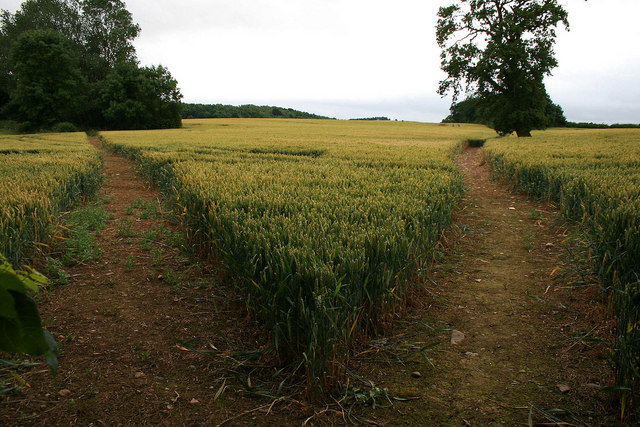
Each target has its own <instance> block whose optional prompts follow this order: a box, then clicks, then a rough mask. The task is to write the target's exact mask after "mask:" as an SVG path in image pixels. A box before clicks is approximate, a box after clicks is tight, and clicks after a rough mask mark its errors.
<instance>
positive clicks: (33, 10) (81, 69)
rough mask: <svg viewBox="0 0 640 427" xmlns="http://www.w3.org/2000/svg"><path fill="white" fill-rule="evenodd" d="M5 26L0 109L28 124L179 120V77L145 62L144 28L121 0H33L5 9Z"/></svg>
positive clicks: (166, 123)
mask: <svg viewBox="0 0 640 427" xmlns="http://www.w3.org/2000/svg"><path fill="white" fill-rule="evenodd" d="M0 26H1V27H0V115H1V116H4V117H6V118H12V119H15V120H19V121H28V122H29V123H30V126H26V127H25V128H32V127H35V128H43V127H44V128H51V126H52V125H53V124H54V123H56V122H73V123H75V124H76V125H80V126H83V127H109V128H119V129H120V128H128V129H129V128H141V129H148V128H153V127H176V126H180V124H181V110H180V98H181V95H180V92H179V90H178V88H177V82H176V81H175V79H173V78H172V77H171V74H170V73H169V71H168V70H167V69H166V68H164V67H161V66H158V67H139V65H138V63H137V60H136V52H135V48H134V46H133V40H134V39H135V38H136V37H137V36H138V34H139V33H140V27H139V26H138V25H137V24H136V23H134V22H133V17H132V16H131V13H130V12H129V11H128V10H127V9H126V7H125V4H124V3H123V2H122V1H121V0H27V1H25V2H24V3H23V4H22V5H21V7H20V9H19V10H18V11H17V12H16V13H14V14H12V13H10V12H8V11H5V10H3V11H2V14H1V15H0ZM143 80H146V81H143ZM118 81H119V82H120V89H121V91H120V92H119V93H117V94H116V93H115V92H111V94H109V92H108V90H109V88H114V87H115V86H117V84H116V82H118ZM123 97H124V98H123ZM105 99H106V101H105ZM105 102H106V104H105ZM135 108H140V109H141V110H140V111H134V109H135ZM120 114H121V115H120Z"/></svg>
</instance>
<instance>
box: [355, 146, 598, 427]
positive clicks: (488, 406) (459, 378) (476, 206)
mask: <svg viewBox="0 0 640 427" xmlns="http://www.w3.org/2000/svg"><path fill="white" fill-rule="evenodd" d="M483 163H484V162H483V155H482V150H481V149H468V150H466V151H465V153H464V154H463V155H462V156H461V157H460V159H459V166H460V168H461V170H462V171H463V172H464V174H465V181H466V184H467V187H468V189H469V192H468V194H467V197H466V200H465V202H464V206H463V209H462V211H461V212H459V214H458V215H457V219H456V221H457V227H456V228H457V231H454V232H451V233H449V239H450V241H449V244H448V254H447V257H446V259H445V264H444V265H441V266H439V267H438V268H437V271H436V272H435V274H433V275H432V276H431V277H430V279H431V280H433V283H435V284H437V286H434V284H433V283H432V282H429V281H427V282H426V283H427V286H428V287H429V288H431V289H432V291H433V292H435V294H436V298H433V297H432V296H429V297H427V301H426V302H424V301H421V302H423V303H424V304H427V305H428V306H427V307H425V308H424V310H417V312H416V313H414V314H413V315H414V319H413V320H414V321H417V322H421V323H422V324H426V325H428V327H423V328H421V329H417V328H416V327H415V326H413V327H411V328H409V329H407V330H403V331H400V332H399V334H407V336H411V337H412V338H411V340H412V341H411V340H408V341H405V343H404V345H405V346H410V347H411V346H412V348H420V347H421V346H424V345H426V344H429V343H433V342H437V341H442V344H440V345H438V346H437V347H435V348H434V350H431V351H429V352H428V353H427V354H428V356H429V357H430V358H431V360H432V361H433V363H434V365H435V368H433V367H430V366H429V364H427V363H426V362H424V361H422V363H420V364H416V363H407V365H406V366H405V367H399V366H398V365H397V364H396V365H388V366H384V365H380V364H377V365H374V366H369V364H368V363H366V362H364V367H365V368H366V370H367V371H368V372H369V373H370V375H371V376H374V377H377V378H378V380H379V381H380V386H381V387H382V386H387V387H389V389H391V390H394V389H400V390H402V389H403V385H404V390H405V391H406V392H407V393H409V394H413V395H415V396H419V397H420V399H419V400H417V401H415V402H413V403H410V404H408V405H405V406H404V407H403V405H402V404H396V405H395V409H391V410H389V412H388V414H387V417H386V420H388V421H389V422H390V424H393V425H427V424H429V425H453V426H461V425H494V424H499V425H517V424H526V423H527V422H528V421H529V420H528V419H529V415H530V414H531V417H532V421H533V422H536V421H537V422H541V423H550V422H552V421H553V419H552V417H553V416H555V417H556V418H558V419H563V420H567V421H569V422H572V423H574V425H583V423H586V424H592V425H598V420H600V421H601V420H602V418H601V416H602V415H603V414H605V413H606V411H607V406H608V405H607V403H606V402H605V401H603V399H605V395H604V394H598V390H599V389H600V388H601V387H603V386H605V385H608V381H609V377H608V376H609V375H610V372H609V370H608V368H607V365H606V356H605V355H604V352H603V348H602V346H598V345H594V344H593V343H590V342H589V341H588V338H594V337H598V336H602V335H601V334H605V333H606V332H605V330H606V325H605V324H603V323H602V321H601V319H603V318H605V317H604V314H602V311H603V307H602V305H599V304H595V303H593V302H592V299H593V298H594V287H588V288H585V290H584V291H578V290H576V289H573V290H568V289H566V287H564V286H563V283H562V282H556V281H555V280H554V279H553V278H552V277H551V275H552V272H554V270H556V268H557V267H559V269H558V270H556V274H555V275H554V276H558V272H562V271H563V270H566V269H567V266H565V264H564V262H563V260H565V259H566V255H567V253H566V250H567V246H566V244H565V243H563V241H564V240H565V238H566V236H565V234H564V232H565V231H566V229H563V228H561V227H559V224H558V223H557V222H556V221H557V214H556V213H555V212H553V211H552V210H550V209H551V208H550V207H549V206H546V205H541V204H539V203H534V202H531V201H530V200H528V198H527V197H526V196H523V195H517V194H515V193H513V192H510V191H509V189H508V186H507V185H505V184H502V183H497V182H494V181H492V180H491V179H490V177H489V170H488V167H487V166H486V165H484V164H483ZM453 331H457V332H455V333H454V332H453ZM458 332H461V333H462V334H463V336H464V337H463V336H462V335H460V334H458ZM583 336H586V338H587V339H586V340H581V339H580V338H581V337H583ZM456 338H457V339H461V340H460V342H459V343H457V344H453V343H452V342H453V341H454V340H455V339H456ZM462 338H463V339H462ZM396 347H397V345H396ZM414 370H417V371H419V372H420V373H421V374H422V376H421V377H420V378H412V376H411V375H410V374H411V372H412V371H414ZM555 409H563V410H567V411H571V412H572V413H573V414H574V416H573V417H572V416H570V415H568V414H566V413H563V412H562V411H555ZM586 411H595V413H596V414H589V413H587V412H586ZM427 420H428V422H427ZM425 422H427V424H425ZM551 425H553V424H551Z"/></svg>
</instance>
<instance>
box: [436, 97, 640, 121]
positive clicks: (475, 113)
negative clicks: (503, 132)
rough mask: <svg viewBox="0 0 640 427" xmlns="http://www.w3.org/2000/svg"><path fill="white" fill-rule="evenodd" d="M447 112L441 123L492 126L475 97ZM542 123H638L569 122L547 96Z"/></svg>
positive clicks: (461, 102)
mask: <svg viewBox="0 0 640 427" xmlns="http://www.w3.org/2000/svg"><path fill="white" fill-rule="evenodd" d="M449 112H450V113H451V114H449V115H448V116H447V117H446V118H445V119H444V120H442V123H478V124H483V125H486V126H489V127H492V123H491V120H489V119H488V118H487V114H486V113H485V109H484V108H483V105H482V102H481V101H480V99H479V98H477V97H473V96H472V97H468V98H467V99H465V100H464V101H460V102H457V103H454V104H452V105H451V108H450V109H449ZM542 122H543V123H545V126H544V127H545V128H546V127H567V128H578V129H638V128H640V124H630V123H629V124H628V123H615V124H612V125H607V124H603V123H585V122H578V123H576V122H570V121H567V119H566V118H565V116H564V111H563V110H562V107H560V106H559V105H557V104H554V103H553V102H552V101H551V98H549V97H548V96H547V105H546V108H545V116H544V118H543V121H542Z"/></svg>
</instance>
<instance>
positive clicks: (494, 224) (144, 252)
mask: <svg viewBox="0 0 640 427" xmlns="http://www.w3.org/2000/svg"><path fill="white" fill-rule="evenodd" d="M94 143H96V141H94ZM104 156H105V171H106V180H105V185H104V187H103V188H102V189H101V191H100V194H99V198H100V199H102V200H106V201H108V202H109V203H106V204H104V207H105V209H106V210H107V211H109V212H110V213H111V214H112V215H113V218H112V219H111V220H109V221H108V223H107V227H106V228H105V230H103V231H102V232H101V233H99V235H98V237H97V240H98V243H99V245H100V247H101V248H102V251H103V255H102V258H101V260H100V261H99V262H92V263H89V264H88V265H83V266H76V267H71V268H69V269H68V272H69V273H71V275H72V282H71V283H70V284H69V285H66V286H62V287H58V288H56V289H53V290H52V291H51V292H50V294H49V296H48V297H47V298H45V299H44V300H43V301H42V302H41V304H40V308H41V311H42V316H43V319H44V320H45V323H46V324H47V327H48V329H49V330H50V331H51V332H52V333H53V334H54V336H55V337H56V338H57V340H58V342H59V343H60V346H61V356H60V371H59V373H58V376H57V377H56V378H55V379H54V378H52V376H51V375H49V374H48V373H47V372H46V371H45V370H43V368H42V366H39V367H36V368H31V369H26V370H23V371H20V372H18V373H19V374H20V375H21V376H22V378H24V379H25V380H26V381H27V382H28V385H23V386H22V387H21V392H20V393H17V394H16V393H14V394H10V395H8V396H7V397H6V398H5V399H4V400H0V424H2V425H70V424H81V425H99V424H102V425H104V424H107V425H114V424H116V425H117V424H122V425H147V424H154V425H155V424H164V425H219V424H224V425H270V424H272V425H301V424H303V423H304V422H305V421H308V423H307V425H324V424H329V425H331V424H338V425H339V424H344V423H345V422H347V421H349V422H352V423H355V424H360V423H361V424H372V425H416V426H418V425H420V426H421V425H454V426H461V425H492V424H497V425H515V424H526V423H528V422H529V418H531V422H532V423H535V422H540V423H546V425H555V424H553V423H552V422H553V418H552V417H556V418H558V419H562V420H568V421H570V423H572V425H587V424H591V425H597V424H598V423H601V422H604V421H602V420H606V418H605V416H606V415H607V410H608V408H609V407H610V402H608V401H606V398H607V395H606V394H605V393H599V390H600V389H601V388H602V387H604V386H606V385H608V384H609V381H610V378H609V375H610V373H609V371H608V369H607V368H606V357H605V353H604V350H605V349H604V348H603V346H602V345H598V344H595V343H593V342H591V341H590V339H591V338H597V337H602V336H606V331H607V325H606V323H605V322H603V320H602V319H606V313H605V312H604V310H603V308H602V305H600V304H597V303H594V302H593V301H594V300H595V299H597V292H596V291H597V288H596V287H595V286H585V287H582V288H580V289H577V288H574V287H568V286H565V285H566V279H563V280H558V279H557V277H560V276H561V273H562V272H566V271H568V270H569V269H570V265H567V264H566V263H565V262H564V260H565V259H566V254H567V252H566V251H567V248H569V247H570V246H569V244H568V243H566V242H565V240H566V228H563V227H562V225H561V223H558V221H557V218H558V216H557V213H556V212H554V211H553V210H552V209H551V207H550V206H548V205H544V204H539V203H533V202H531V201H529V200H528V199H527V198H526V197H525V196H522V195H518V194H514V193H512V192H510V191H509V190H508V187H507V186H506V185H505V184H501V183H497V182H493V181H491V180H490V179H489V172H488V168H487V167H486V166H484V165H482V164H481V163H482V154H481V150H479V149H469V150H467V151H466V152H465V153H464V154H463V155H462V156H461V158H460V167H461V169H462V170H463V172H464V173H465V176H466V178H465V179H466V181H467V185H468V187H469V192H468V194H467V197H466V199H465V201H464V203H463V206H462V208H461V210H460V212H459V214H458V215H457V218H456V226H455V227H454V229H453V230H452V231H451V232H449V233H448V234H447V236H445V242H446V243H445V245H444V249H443V251H444V257H443V259H441V260H440V262H439V263H438V264H437V267H435V268H434V269H431V271H429V272H428V275H425V276H421V277H418V278H417V282H419V283H421V284H423V285H425V286H424V287H425V289H426V290H420V291H417V290H416V291H411V292H410V298H409V299H408V300H409V301H408V302H409V308H408V309H406V310H403V311H402V312H400V313H399V314H398V315H397V320H395V321H393V322H391V323H390V324H389V327H388V330H389V333H388V334H386V336H384V337H380V338H377V339H373V340H370V341H369V342H367V343H366V345H365V344H362V345H360V346H359V347H358V349H357V350H356V351H354V355H353V357H352V360H351V361H350V367H351V368H352V370H353V372H354V374H353V376H351V377H350V380H349V381H350V383H351V387H350V388H349V389H348V391H345V393H344V394H343V395H341V396H335V397H333V398H327V399H326V404H318V403H317V402H316V404H315V405H312V404H310V403H308V402H306V401H305V400H304V397H303V394H302V393H301V391H300V387H296V385H295V384H292V385H285V386H284V393H283V394H281V395H280V396H281V397H275V389H276V388H277V386H278V384H279V382H280V381H281V379H282V378H283V377H282V375H280V376H278V375H276V374H275V372H274V371H275V368H274V367H273V366H274V364H272V363H269V360H266V361H257V362H256V361H247V360H246V359H242V358H241V357H240V355H239V354H238V352H242V351H245V350H246V351H250V350H255V349H259V348H263V347H264V346H265V343H266V342H267V341H266V338H265V337H264V336H263V335H262V332H261V331H260V328H259V327H258V326H257V325H256V324H254V323H253V322H252V321H251V320H250V319H249V318H248V316H247V315H246V310H245V309H244V307H243V301H242V300H240V299H238V297H237V296H236V295H235V294H234V291H233V286H231V285H230V284H229V283H230V281H231V277H230V276H229V275H228V274H227V273H226V272H225V270H224V268H222V267H220V266H218V265H217V264H216V263H215V262H211V261H207V262H204V261H198V260H197V259H195V258H194V257H193V256H189V255H185V252H184V251H181V250H180V248H179V246H180V243H176V238H175V236H176V235H178V234H179V229H178V227H177V225H176V224H175V223H174V222H172V221H171V220H169V219H170V218H171V217H172V214H168V215H163V216H153V215H152V216H151V217H150V218H145V217H143V218H141V216H142V215H140V211H139V210H137V211H135V213H134V215H128V214H127V212H128V211H129V213H130V211H131V210H132V209H131V206H132V205H134V204H135V203H136V200H144V201H147V202H153V203H155V204H156V205H157V206H161V204H160V194H159V193H158V192H157V190H155V189H153V188H149V187H148V186H146V185H145V184H144V181H143V180H142V179H141V178H140V177H138V176H137V175H136V171H135V165H134V164H133V163H131V162H130V161H128V160H125V159H123V158H121V157H118V156H115V155H112V154H109V153H107V152H104ZM128 223H131V231H132V233H130V234H129V235H128V236H127V235H123V232H122V230H123V227H125V226H127V225H128ZM149 230H157V231H158V237H157V238H153V239H151V240H150V241H149V239H146V238H145V237H144V235H143V233H145V232H147V233H148V231H149ZM147 236H148V234H147ZM145 242H147V245H146V246H144V245H143V244H144V243H145ZM149 243H151V246H149ZM187 253H188V251H187ZM554 270H555V271H554ZM552 272H554V274H553V277H552ZM453 330H455V331H459V332H461V333H462V334H464V339H462V341H461V342H460V343H458V344H456V345H453V344H451V337H452V334H453ZM455 336H458V334H457V333H456V334H455ZM437 342H441V343H440V344H439V345H437V346H434V347H431V348H428V349H427V350H425V351H424V355H425V356H426V357H428V358H429V360H430V361H431V362H432V363H433V366H432V365H431V364H430V363H429V362H427V361H426V359H425V358H424V357H422V354H421V353H417V352H416V350H419V349H421V348H423V347H425V346H429V345H430V344H433V343H437ZM243 360H244V361H243ZM240 361H243V362H242V366H238V364H240ZM272 374H274V375H273V376H272ZM358 376H359V377H362V379H364V380H365V382H362V381H360V380H358ZM272 377H273V378H272ZM369 381H371V382H372V383H368V385H367V382H369ZM372 385H373V387H372ZM365 395H366V396H365ZM367 396H368V397H367ZM363 402H364V403H363ZM374 402H375V404H376V407H375V408H373V407H371V406H370V404H372V403H374ZM555 409H562V410H564V411H565V412H560V411H555ZM566 411H570V412H571V413H572V414H573V416H568V415H567V412H566ZM549 423H551V424H549ZM569 425H571V424H569Z"/></svg>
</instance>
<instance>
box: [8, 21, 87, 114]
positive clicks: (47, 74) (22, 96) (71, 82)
mask: <svg viewBox="0 0 640 427" xmlns="http://www.w3.org/2000/svg"><path fill="white" fill-rule="evenodd" d="M10 59H11V61H12V63H13V65H14V74H15V79H16V87H15V90H14V93H13V97H12V101H11V107H12V108H13V109H14V111H15V115H16V116H17V117H18V118H19V119H21V120H24V121H29V122H32V123H38V124H42V125H45V126H51V125H53V124H54V123H56V122H71V121H74V122H77V121H78V119H79V117H78V115H77V112H78V108H79V106H80V103H81V99H82V96H83V89H85V84H84V79H83V76H82V73H81V72H80V67H79V62H78V58H77V56H76V55H75V51H74V49H73V45H72V43H71V41H70V40H68V39H67V38H66V37H65V36H63V35H62V34H60V33H58V32H56V31H53V30H31V31H27V32H24V33H22V34H21V35H20V37H18V40H17V41H16V43H15V44H14V46H13V48H12V49H11V54H10Z"/></svg>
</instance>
